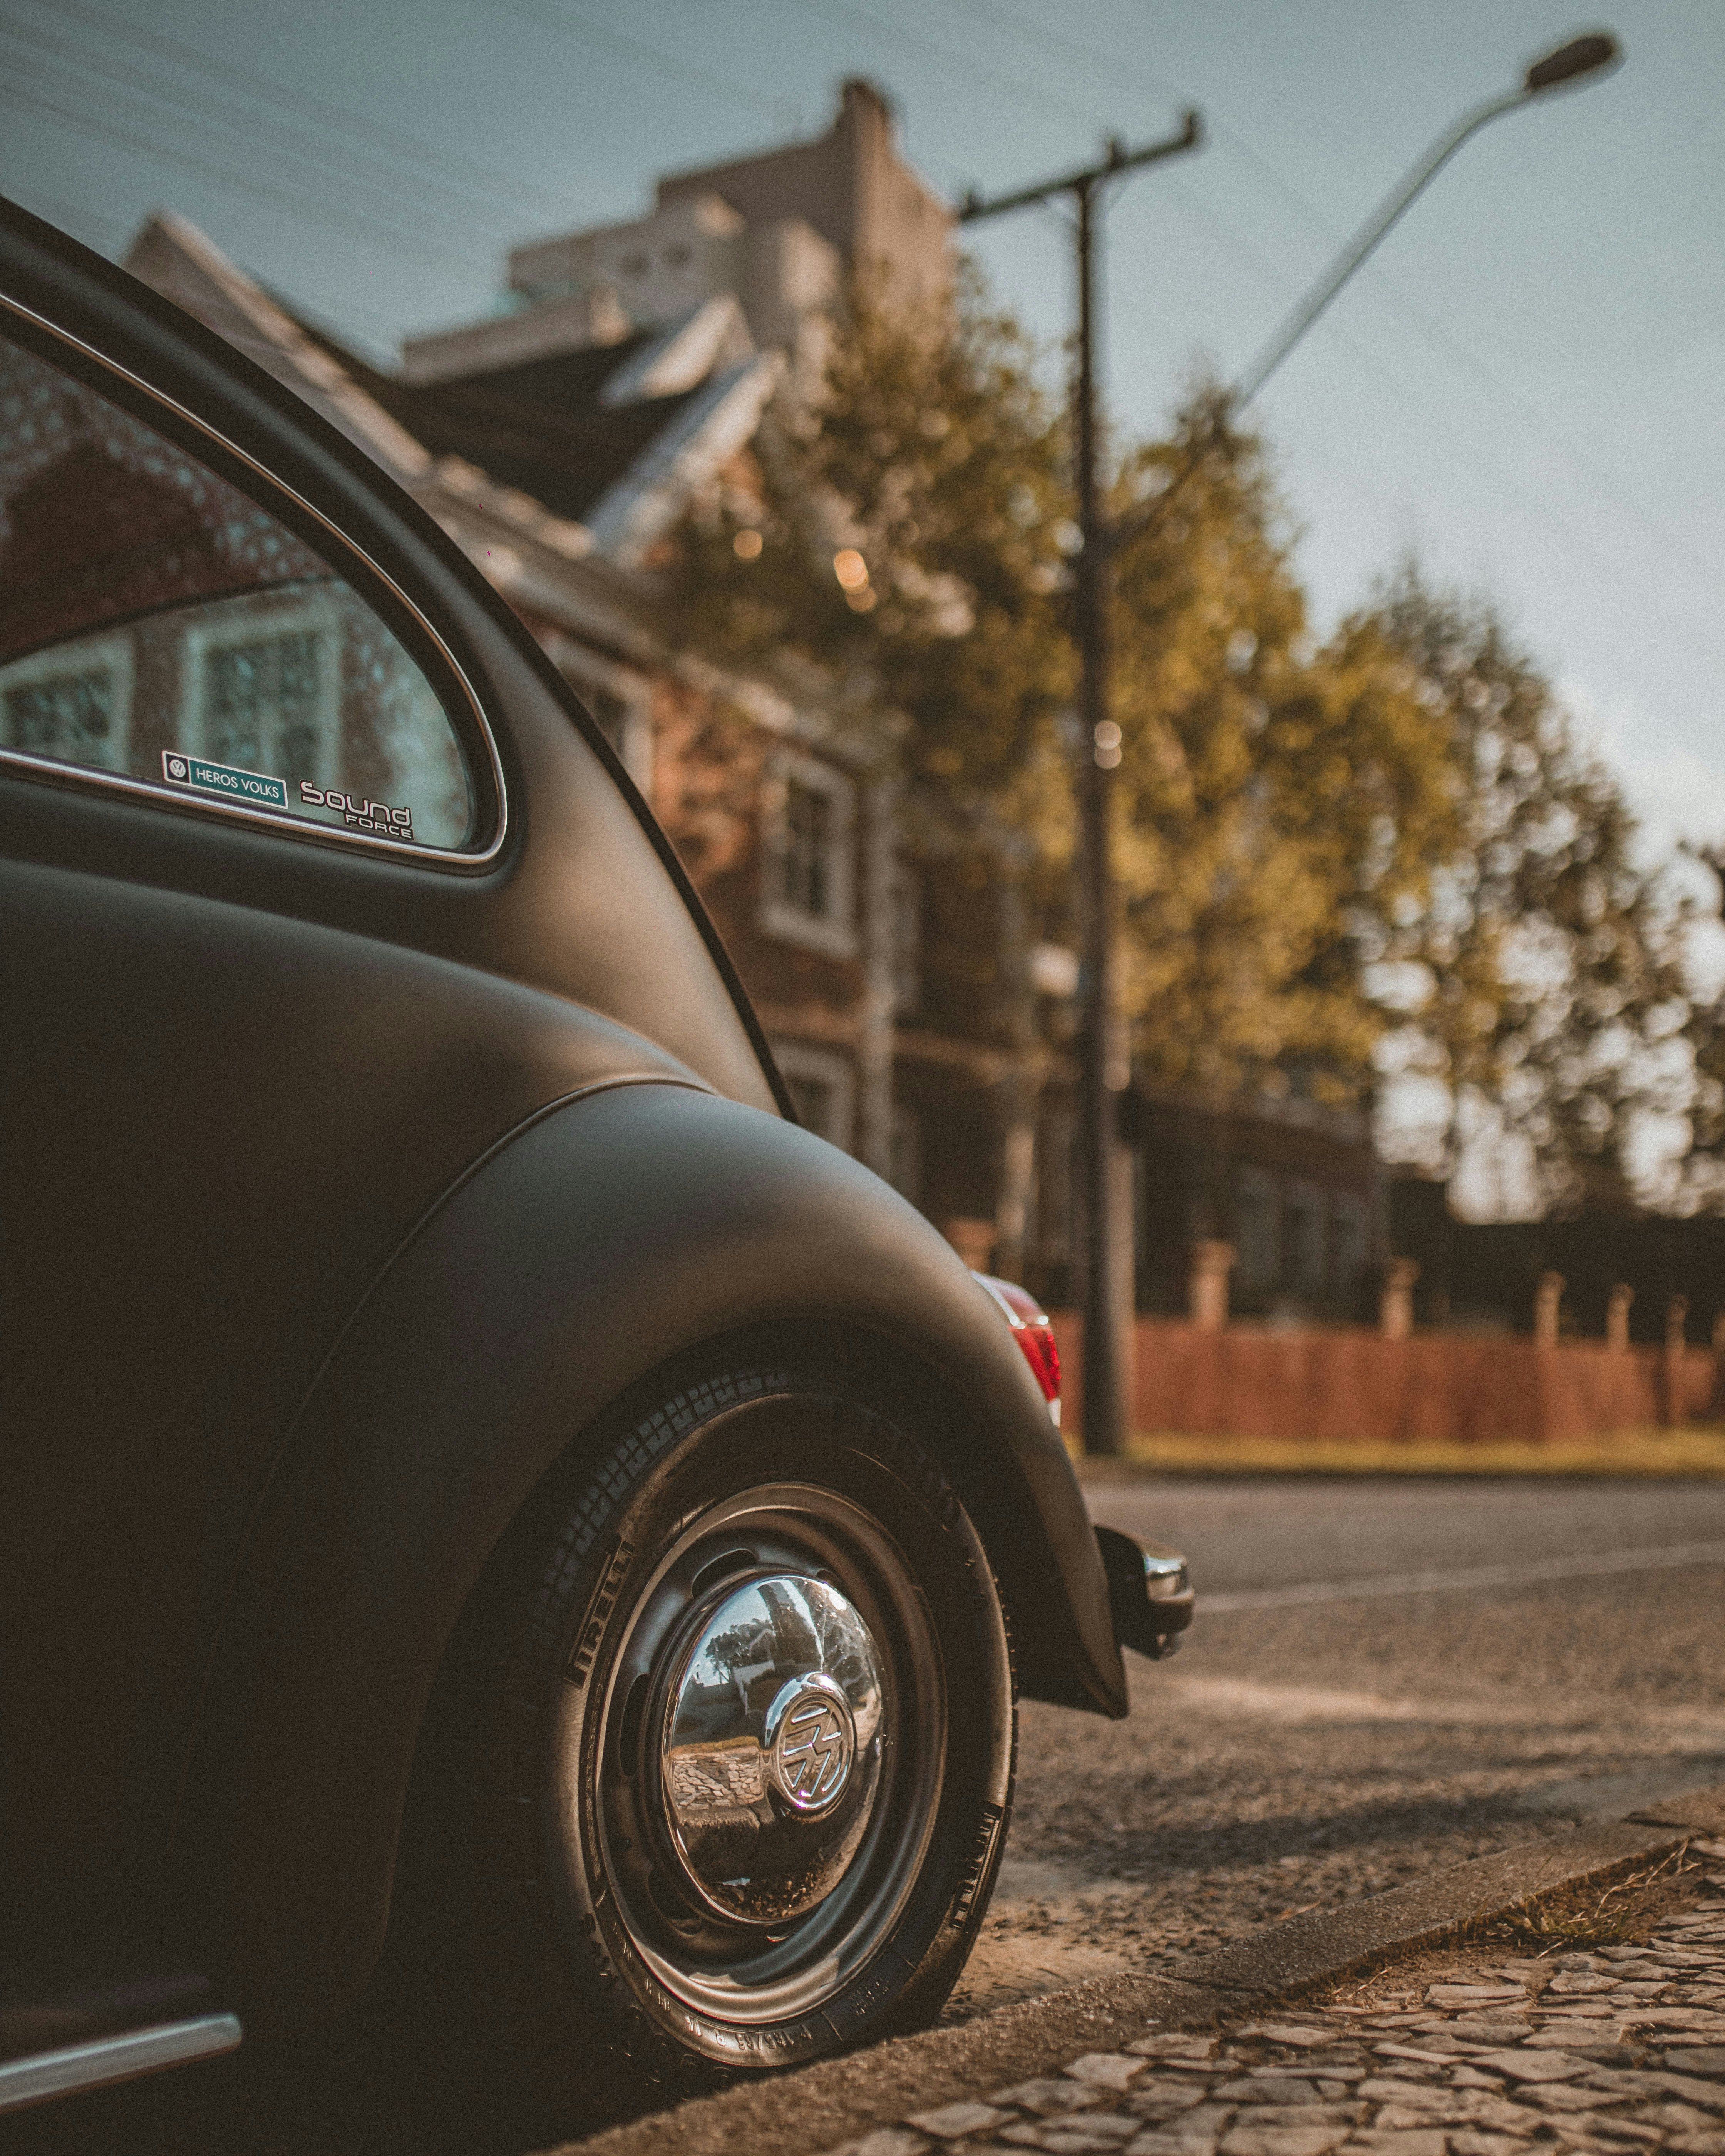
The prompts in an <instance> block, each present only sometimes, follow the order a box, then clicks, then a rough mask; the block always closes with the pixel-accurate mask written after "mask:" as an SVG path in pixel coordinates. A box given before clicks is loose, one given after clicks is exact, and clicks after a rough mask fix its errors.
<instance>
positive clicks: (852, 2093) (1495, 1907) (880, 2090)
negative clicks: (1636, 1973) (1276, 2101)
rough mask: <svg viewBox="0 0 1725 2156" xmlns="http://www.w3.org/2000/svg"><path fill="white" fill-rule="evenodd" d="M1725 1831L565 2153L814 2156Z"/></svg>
mask: <svg viewBox="0 0 1725 2156" xmlns="http://www.w3.org/2000/svg"><path fill="white" fill-rule="evenodd" d="M1722 1833H1725V1786H1721V1787H1717V1788H1714V1789H1702V1790H1697V1791H1696V1792H1695V1793H1694V1794H1692V1795H1691V1796H1688V1797H1680V1798H1674V1799H1670V1800H1668V1801H1667V1802H1666V1803H1663V1804H1658V1805H1655V1806H1653V1807H1651V1809H1649V1810H1648V1811H1647V1812H1645V1813H1641V1814H1638V1815H1636V1817H1635V1819H1634V1820H1626V1821H1625V1822H1624V1824H1623V1825H1619V1826H1605V1827H1590V1828H1586V1829H1584V1830H1581V1831H1580V1832H1579V1833H1577V1834H1574V1835H1566V1836H1564V1837H1563V1838H1562V1839H1559V1840H1553V1841H1548V1842H1533V1843H1529V1844H1527V1845H1524V1846H1523V1847H1521V1848H1518V1849H1508V1850H1502V1851H1499V1852H1498V1853H1497V1855H1495V1856H1481V1857H1476V1858H1475V1859H1474V1860H1473V1861H1472V1862H1471V1863H1468V1864H1461V1865H1457V1866H1455V1867H1454V1868H1453V1869H1451V1870H1450V1871H1440V1872H1438V1873H1436V1874H1435V1875H1434V1876H1432V1877H1431V1878H1430V1879H1422V1880H1416V1881H1414V1882H1413V1883H1412V1884H1411V1885H1409V1886H1398V1887H1394V1888H1393V1889H1392V1890H1391V1891H1390V1892H1389V1893H1387V1894H1379V1895H1376V1896H1374V1897H1372V1898H1371V1899H1370V1900H1368V1901H1363V1902H1353V1903H1350V1904H1349V1905H1348V1906H1347V1907H1344V1908H1341V1909H1332V1910H1324V1911H1321V1912H1313V1913H1312V1914H1311V1915H1310V1916H1305V1917H1290V1918H1289V1919H1288V1920H1287V1921H1286V1922H1284V1923H1281V1924H1272V1925H1271V1926H1269V1927H1268V1928H1266V1929H1265V1930H1263V1931H1261V1932H1257V1933H1253V1934H1252V1935H1251V1937H1250V1938H1245V1939H1240V1940H1238V1941H1236V1943H1235V1944H1234V1945H1232V1946H1230V1947H1224V1948H1223V1950H1222V1951H1221V1953H1217V1954H1212V1955H1210V1956H1209V1957H1208V1958H1206V1959H1204V1960H1202V1961H1193V1962H1186V1963H1181V1964H1179V1965H1178V1968H1177V1969H1175V1970H1174V1971H1173V1972H1172V1973H1171V1974H1169V1975H1168V1976H1149V1975H1142V1976H1139V1975H1129V1976H1106V1977H1094V1978H1092V1979H1090V1980H1089V1981H1088V1982H1086V1983H1084V1984H1073V1985H1071V1986H1070V1987H1069V1988H1068V1989H1065V1990H1061V1991H1055V1992H1050V1993H1048V1994H1045V1996H1044V1997H1042V1998H1040V1999H1024V2000H1021V2001H1020V2002H1019V2004H1017V2005H1012V2006H1003V2007H999V2008H997V2009H996V2010H994V2012H993V2013H992V2014H984V2015H979V2016H978V2019H977V2020H974V2021H971V2022H967V2023H965V2024H963V2025H962V2026H960V2027H957V2028H952V2029H931V2030H924V2031H923V2032H922V2034H920V2035H914V2036H898V2037H893V2038H891V2039H889V2040H887V2041H886V2042H885V2043H882V2044H877V2045H875V2046H874V2048H873V2049H872V2050H870V2051H858V2052H852V2053H850V2054H849V2055H847V2056H845V2057H842V2058H836V2059H824V2060H821V2061H819V2062H818V2063H817V2064H816V2065H814V2066H804V2067H802V2068H800V2069H798V2070H797V2071H793V2072H789V2073H785V2074H775V2075H774V2076H772V2077H771V2078H770V2079H768V2080H763V2081H758V2082H742V2083H739V2084H737V2086H735V2087H732V2088H728V2089H725V2090H722V2091H721V2092H720V2093H719V2094H717V2095H716V2096H709V2097H696V2098H693V2099H691V2101H689V2102H685V2103H683V2104H681V2105H680V2106H678V2107H677V2108H676V2109H675V2110H673V2111H662V2112H652V2113H650V2114H649V2115H648V2116H647V2117H643V2118H637V2119H632V2120H630V2121H629V2123H627V2124H626V2125H623V2126H614V2127H611V2128H608V2129H607V2130H606V2131H605V2132H603V2133H598V2134H594V2135H593V2136H592V2137H591V2138H588V2139H587V2140H584V2141H582V2142H579V2143H566V2144H564V2145H565V2146H566V2147H567V2148H579V2149H580V2150H581V2152H582V2156H718V2152H721V2151H729V2150H732V2149H734V2148H746V2149H747V2151H748V2152H749V2156H809V2152H810V2151H812V2150H816V2149H823V2148H830V2147H832V2146H834V2144H835V2143H839V2142H841V2141H844V2140H845V2139H847V2138H850V2137H853V2136H855V2135H857V2134H860V2133H866V2132H867V2131H868V2130H869V2128H871V2127H876V2126H888V2125H892V2124H895V2123H896V2122H898V2121H899V2120H901V2119H902V2118H903V2117H905V2116H906V2113H908V2112H913V2111H927V2110H928V2109H930V2108H932V2107H934V2106H936V2105H939V2104H946V2103H953V2102H959V2101H961V2100H963V2099H966V2098H971V2099H975V2098H980V2097H986V2096H988V2094H989V2093H990V2092H993V2090H995V2089H998V2088H999V2087H1003V2086H1004V2084H1007V2083H1009V2082H1020V2081H1024V2080H1028V2079H1029V2078H1030V2077H1031V2076H1034V2075H1039V2074H1043V2073H1047V2072H1052V2071H1058V2070H1059V2069H1060V2067H1061V2066H1064V2065H1065V2063H1066V2062H1067V2061H1069V2060H1070V2059H1072V2058H1075V2057H1076V2056H1078V2055H1079V2054H1080V2053H1081V2052H1085V2051H1117V2050H1119V2049H1121V2048H1122V2046H1124V2045H1125V2044H1127V2042H1129V2041H1131V2040H1132V2039H1133V2038H1135V2037H1137V2036H1141V2035H1142V2034H1143V2033H1144V2031H1145V2030H1146V2028H1147V2026H1148V2025H1151V2024H1152V2023H1157V2024H1159V2025H1162V2026H1163V2027H1164V2028H1181V2029H1195V2028H1208V2027H1209V2026H1211V2025H1214V2023H1215V2022H1216V2021H1218V2020H1220V2019H1221V2018H1222V2017H1223V2016H1224V2015H1230V2014H1236V2013H1240V2012H1245V2011H1250V2010H1251V2009H1252V2008H1253V2007H1254V2006H1260V2007H1261V2006H1263V2005H1267V2004H1269V2003H1270V2002H1271V2001H1272V2000H1274V1999H1286V1998H1291V1997H1292V1996H1294V1995H1296V1994H1298V1993H1301V1992H1305V1991H1312V1990H1315V1989H1317V1987H1318V1986H1320V1985H1321V1984H1327V1983H1332V1982H1334V1981H1336V1980H1337V1979H1340V1978H1342V1977H1344V1976H1348V1975H1353V1974H1360V1973H1363V1971H1365V1970H1366V1969H1371V1968H1373V1967H1375V1966H1377V1965H1378V1964H1379V1963H1384V1962H1387V1961H1390V1960H1393V1959H1394V1958H1396V1956H1398V1955H1399V1954H1403V1953H1410V1952H1413V1951H1415V1950H1417V1949H1419V1948H1423V1947H1427V1946H1431V1945H1435V1944H1436V1943H1438V1942H1439V1941H1440V1940H1443V1939H1446V1938H1455V1937H1457V1936H1460V1935H1462V1934H1465V1933H1467V1932H1469V1931H1471V1930H1472V1929H1474V1928H1476V1926H1478V1925H1481V1924H1483V1923H1487V1922H1491V1921H1493V1920H1494V1919H1496V1918H1497V1917H1504V1916H1507V1915H1509V1914H1510V1913H1511V1912H1512V1911H1514V1910H1516V1909H1518V1908H1521V1907H1523V1906H1524V1905H1525V1904H1526V1903H1527V1902H1530V1901H1533V1900H1536V1899H1538V1898H1539V1897H1542V1896H1544V1895H1547V1894H1550V1893H1553V1892H1558V1891H1559V1890H1562V1889H1564V1888H1568V1887H1574V1886H1586V1885H1590V1884H1594V1883H1602V1882H1604V1881H1608V1880H1609V1879H1610V1878H1611V1876H1613V1875H1614V1874H1615V1873H1617V1872H1621V1871H1632V1870H1633V1869H1634V1868H1635V1866H1637V1865H1638V1864H1642V1863H1646V1862H1650V1861H1654V1860H1656V1859H1658V1858H1660V1857H1662V1856H1666V1855H1668V1854H1669V1853H1670V1852H1671V1851H1672V1850H1674V1849H1676V1847H1677V1846H1678V1845H1680V1844H1681V1842H1682V1841H1683V1840H1686V1838H1687V1837H1688V1836H1689V1835H1720V1834H1722ZM547 2156H553V2153H552V2152H547Z"/></svg>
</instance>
